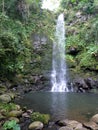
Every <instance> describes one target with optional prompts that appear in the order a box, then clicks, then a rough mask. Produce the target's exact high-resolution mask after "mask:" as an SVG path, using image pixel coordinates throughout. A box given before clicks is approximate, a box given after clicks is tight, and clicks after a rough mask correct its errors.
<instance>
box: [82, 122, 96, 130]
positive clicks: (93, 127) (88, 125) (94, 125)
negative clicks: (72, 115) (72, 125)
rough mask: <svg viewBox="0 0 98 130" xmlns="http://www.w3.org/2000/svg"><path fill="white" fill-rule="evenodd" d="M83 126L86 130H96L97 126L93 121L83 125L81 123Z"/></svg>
mask: <svg viewBox="0 0 98 130" xmlns="http://www.w3.org/2000/svg"><path fill="white" fill-rule="evenodd" d="M83 125H84V127H86V128H87V129H91V130H98V125H97V124H96V123H95V122H93V121H90V122H85V123H83Z"/></svg>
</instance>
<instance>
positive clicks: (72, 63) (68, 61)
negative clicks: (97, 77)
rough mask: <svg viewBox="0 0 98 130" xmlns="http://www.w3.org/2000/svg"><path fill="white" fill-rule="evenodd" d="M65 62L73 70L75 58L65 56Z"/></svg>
mask: <svg viewBox="0 0 98 130" xmlns="http://www.w3.org/2000/svg"><path fill="white" fill-rule="evenodd" d="M66 62H67V65H68V67H69V68H74V67H76V65H77V64H76V60H75V57H73V56H71V55H68V54H67V55H66Z"/></svg>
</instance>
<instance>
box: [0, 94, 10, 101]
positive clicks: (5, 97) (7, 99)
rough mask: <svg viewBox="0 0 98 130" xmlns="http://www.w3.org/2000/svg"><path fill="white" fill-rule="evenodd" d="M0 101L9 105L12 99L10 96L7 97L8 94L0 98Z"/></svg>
mask: <svg viewBox="0 0 98 130" xmlns="http://www.w3.org/2000/svg"><path fill="white" fill-rule="evenodd" d="M0 100H1V101H2V102H5V103H8V102H10V101H11V97H10V96H9V95H7V94H3V95H1V96H0Z"/></svg>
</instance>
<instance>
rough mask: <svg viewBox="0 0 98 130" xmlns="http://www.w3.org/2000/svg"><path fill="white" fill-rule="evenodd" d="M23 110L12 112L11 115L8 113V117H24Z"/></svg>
mask: <svg viewBox="0 0 98 130" xmlns="http://www.w3.org/2000/svg"><path fill="white" fill-rule="evenodd" d="M22 113H23V112H22V110H20V111H17V110H12V111H10V112H9V113H8V116H9V117H19V116H21V115H22Z"/></svg>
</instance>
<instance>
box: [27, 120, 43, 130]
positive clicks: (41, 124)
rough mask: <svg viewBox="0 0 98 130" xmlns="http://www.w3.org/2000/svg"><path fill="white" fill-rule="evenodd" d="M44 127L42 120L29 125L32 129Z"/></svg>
mask: <svg viewBox="0 0 98 130" xmlns="http://www.w3.org/2000/svg"><path fill="white" fill-rule="evenodd" d="M43 127H44V125H43V123H42V122H40V121H34V122H32V123H31V124H30V125H29V129H30V130H35V129H36V130H41V129H42V128H43Z"/></svg>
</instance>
